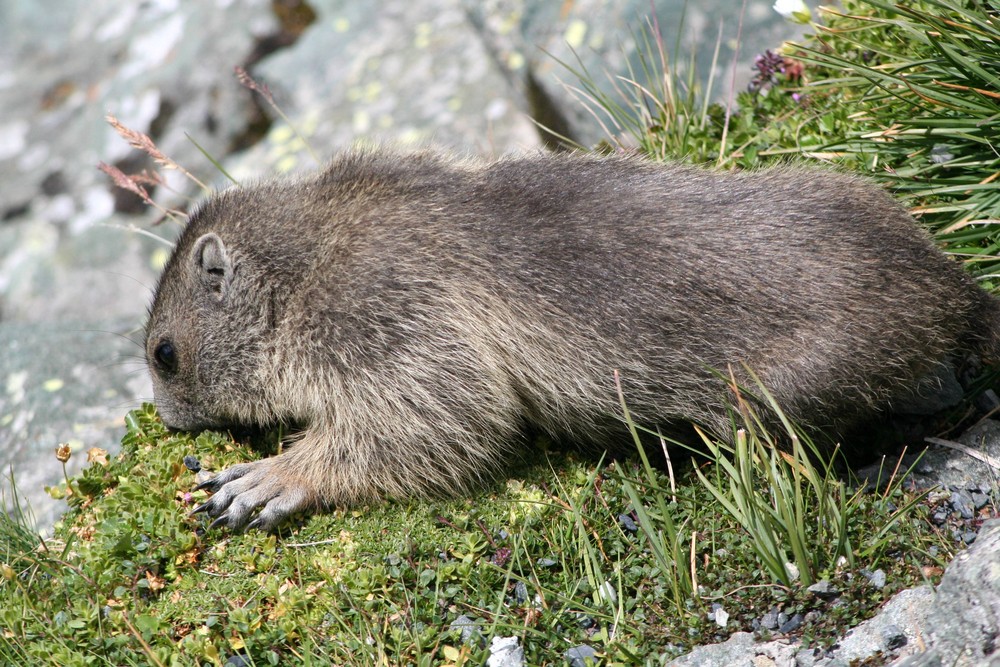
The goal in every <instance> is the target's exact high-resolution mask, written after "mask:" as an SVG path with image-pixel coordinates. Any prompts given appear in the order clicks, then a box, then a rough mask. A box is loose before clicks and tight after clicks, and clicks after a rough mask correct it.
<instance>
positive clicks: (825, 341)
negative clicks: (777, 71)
mask: <svg viewBox="0 0 1000 667" xmlns="http://www.w3.org/2000/svg"><path fill="white" fill-rule="evenodd" d="M997 303H998V302H997V301H996V300H995V299H993V298H992V297H990V296H989V295H988V294H986V293H985V292H984V291H982V290H981V289H979V288H978V287H977V286H976V285H975V284H974V283H973V281H972V280H970V278H969V277H968V276H967V275H966V274H965V273H964V272H963V271H962V270H961V269H960V268H959V267H958V266H957V265H956V264H955V263H953V262H952V261H951V260H949V259H948V258H946V257H945V256H944V255H943V254H942V253H941V252H939V251H938V250H937V249H936V248H935V247H934V245H933V244H932V243H931V241H930V240H929V239H928V237H927V236H926V234H924V233H923V232H922V231H921V230H919V229H918V228H917V226H916V225H915V224H914V223H913V220H912V219H911V218H910V217H909V216H908V215H907V214H906V213H905V212H904V211H903V210H902V209H901V208H900V207H898V206H897V205H896V204H895V203H893V201H892V200H891V199H890V198H889V197H888V196H887V195H886V194H885V193H883V192H882V191H880V190H879V189H877V188H875V187H873V186H871V185H869V184H867V183H865V182H864V181H862V180H860V179H858V178H855V177H852V176H847V175H843V174H838V173H833V172H830V171H825V170H813V169H799V168H782V169H775V170H769V171H763V172H759V173H752V174H751V173H743V174H723V173H713V172H710V171H706V170H702V169H696V168H692V167H688V166H680V165H662V164H654V163H650V162H646V161H643V160H640V159H634V158H596V157H591V156H586V155H546V156H543V155H538V156H532V157H522V158H510V159H504V160H500V161H496V162H480V161H473V160H466V161H459V160H454V159H451V158H447V157H441V156H437V155H434V154H431V153H420V154H410V155H401V154H396V153H392V152H388V151H368V152H351V153H347V154H345V155H343V156H341V157H339V158H338V159H336V160H335V161H334V162H333V163H332V164H331V165H330V167H329V168H328V169H326V170H325V171H323V172H321V173H317V174H314V175H311V176H306V177H302V178H298V179H291V180H276V181H268V182H263V183H260V184H257V185H253V186H247V187H238V188H231V189H229V190H227V191H224V192H222V193H220V194H218V195H217V196H215V197H213V198H212V199H210V200H209V201H208V202H207V203H206V204H205V205H204V206H203V207H202V208H201V209H200V210H199V211H198V212H197V213H195V214H194V215H193V216H192V217H191V220H190V222H189V224H188V227H187V229H186V231H185V232H184V234H183V235H182V236H181V238H180V240H179V241H178V243H177V247H176V250H175V252H174V255H173V257H172V258H171V260H170V262H169V263H168V265H167V267H166V269H165V271H164V273H163V276H162V278H161V280H160V284H159V286H158V288H157V293H156V297H155V300H154V303H153V307H152V310H151V315H150V320H149V325H148V328H147V354H148V357H149V363H150V367H151V369H152V371H153V380H154V389H155V395H156V402H157V404H158V406H159V409H160V413H161V414H162V416H163V419H164V421H165V422H166V423H167V424H168V425H170V426H173V427H176V428H180V429H189V430H193V429H200V428H204V427H212V426H226V425H233V424H244V425H251V424H256V425H271V424H277V423H279V422H280V423H292V424H298V425H301V426H303V430H302V432H301V433H300V434H299V435H298V436H297V437H296V438H295V441H294V443H293V444H292V446H291V447H290V448H289V449H288V451H286V452H284V453H283V454H281V455H279V456H276V457H272V458H270V459H266V460H263V461H259V462H255V463H251V464H245V465H240V466H235V467H233V468H230V469H228V470H226V471H224V472H223V473H221V474H220V475H219V476H217V477H216V478H215V479H214V480H212V481H211V482H209V483H208V484H207V488H210V489H212V490H214V491H216V493H215V495H214V496H213V497H212V498H211V499H210V500H209V502H208V503H206V505H205V506H204V509H205V510H207V511H208V512H209V513H211V514H212V515H213V516H219V517H220V519H219V521H218V523H223V524H228V525H230V526H233V527H239V526H242V525H244V524H246V523H247V522H248V521H250V520H251V518H253V516H254V513H255V512H256V510H257V509H258V508H261V509H260V512H259V514H257V517H256V519H254V520H253V522H252V524H251V525H254V526H258V527H270V526H273V525H275V524H276V523H277V522H279V521H280V520H282V519H283V518H285V517H286V516H288V515H289V514H290V513H292V512H295V511H299V510H310V509H317V508H321V507H324V506H332V505H336V506H340V505H348V504H353V503H360V502H365V501H370V500H374V499H378V498H383V497H403V496H410V495H414V494H434V493H442V492H444V493H454V492H461V491H463V490H466V489H468V488H469V487H470V485H472V484H474V483H475V482H476V481H477V480H479V479H480V478H482V477H483V476H484V475H488V474H491V473H492V472H494V471H496V470H497V469H500V468H502V467H503V465H504V462H505V460H508V457H509V454H510V452H511V450H512V449H513V448H515V447H517V446H518V445H519V444H520V443H521V442H522V441H523V434H524V432H525V428H526V427H531V428H534V429H537V430H540V431H542V432H545V433H547V434H549V435H551V436H552V437H555V438H558V439H561V440H571V441H576V442H580V443H589V444H593V445H596V446H600V447H605V446H609V445H611V444H613V443H614V442H616V441H620V440H621V438H622V436H623V435H625V434H626V433H625V430H624V428H623V426H622V425H621V423H620V421H619V420H618V418H617V415H618V414H619V409H618V399H617V395H616V392H615V387H614V380H613V371H614V370H616V369H617V370H619V371H620V374H621V378H622V384H623V388H624V392H625V396H626V398H627V400H628V402H629V406H630V409H631V410H632V411H633V413H634V414H635V415H636V416H637V418H638V419H639V420H640V421H642V422H644V423H647V424H650V425H654V424H671V423H679V422H688V421H695V422H698V423H701V424H703V425H704V426H706V427H708V428H710V429H713V430H716V431H725V430H726V428H727V426H726V425H727V416H726V410H725V398H726V394H725V390H724V387H723V383H721V382H720V381H719V380H718V379H717V378H716V377H715V376H713V374H712V369H720V370H724V369H726V368H727V367H729V366H735V367H739V366H740V364H742V363H745V364H747V365H748V366H749V367H750V368H752V369H754V370H755V371H756V372H757V373H758V375H759V376H760V378H761V379H762V380H763V382H764V384H765V385H766V386H767V387H768V388H769V389H770V390H771V391H772V392H773V394H774V396H775V397H776V398H777V400H778V401H779V402H780V404H781V405H782V406H783V408H784V409H785V410H786V412H787V413H788V415H789V416H790V417H791V418H793V419H795V420H799V421H800V422H802V423H804V424H805V425H807V426H809V427H812V428H814V429H833V431H834V432H840V431H842V430H843V429H845V428H847V427H849V426H850V425H851V424H852V423H854V422H855V421H856V419H858V418H860V417H864V416H867V415H870V414H872V413H873V412H874V411H878V410H883V409H886V408H890V407H891V405H890V404H891V399H892V396H893V395H898V394H900V393H901V392H904V390H905V389H906V388H908V387H911V386H914V385H915V384H916V382H917V381H918V380H919V379H920V378H921V377H923V376H925V375H927V374H928V373H930V372H933V371H934V370H935V369H937V368H938V366H939V365H940V364H941V363H943V362H944V361H946V360H947V359H948V358H950V357H951V356H953V355H956V354H964V353H984V352H985V353H989V354H990V355H993V353H994V352H995V348H996V333H997V331H998V330H1000V327H998V324H1000V315H998V311H1000V309H998V306H997ZM165 343H166V344H169V345H170V347H171V349H172V351H173V354H174V356H173V359H171V358H169V355H167V354H166V351H169V350H166V348H164V347H163V345H164V344H165ZM158 356H159V357H160V359H159V360H158ZM165 361H166V362H167V363H164V362H165ZM742 379H743V380H746V378H745V377H742Z"/></svg>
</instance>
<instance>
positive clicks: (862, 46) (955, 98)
mask: <svg viewBox="0 0 1000 667" xmlns="http://www.w3.org/2000/svg"><path fill="white" fill-rule="evenodd" d="M842 4H843V11H835V10H832V9H826V10H824V11H825V13H826V16H827V19H826V20H827V23H826V25H820V26H817V33H816V35H815V36H814V38H813V39H811V40H810V41H808V42H807V43H806V44H805V45H804V46H802V47H801V50H800V51H799V57H800V58H801V59H802V60H804V61H806V62H808V63H811V64H812V65H815V66H817V67H820V68H824V69H825V70H826V72H827V75H826V76H824V77H823V78H822V79H821V80H818V81H815V82H814V83H813V84H812V88H813V89H815V90H823V89H827V90H829V89H837V91H838V95H840V96H843V97H845V98H847V99H850V104H851V106H852V107H853V108H854V112H853V113H852V114H851V117H850V118H851V123H850V124H849V125H848V126H846V127H845V132H844V136H843V137H842V138H841V140H840V141H838V142H836V143H834V144H831V145H830V146H829V147H828V150H830V151H832V152H836V153H838V154H840V155H842V156H848V157H850V158H853V159H855V160H857V161H860V162H861V163H863V165H864V167H865V168H867V169H869V170H871V171H872V173H873V174H874V175H875V176H876V177H878V178H880V179H883V180H885V181H886V182H887V183H888V184H889V185H890V186H891V187H892V188H893V189H894V190H895V191H896V192H897V193H898V194H900V195H902V196H904V197H905V198H906V199H908V200H909V202H910V203H911V205H912V206H913V209H912V210H913V212H914V213H915V214H916V215H918V216H919V217H920V218H921V220H922V221H923V222H924V223H925V224H927V226H928V227H929V228H930V229H931V230H932V231H933V232H934V233H935V234H936V236H937V238H938V240H939V241H940V242H941V243H942V244H943V245H944V246H945V248H946V250H948V251H949V252H951V253H953V254H956V255H958V256H960V257H962V258H963V260H964V261H965V262H966V265H967V268H968V269H969V270H970V272H971V273H972V274H973V275H975V276H977V277H979V278H980V279H982V280H992V281H993V284H996V278H997V277H1000V276H998V273H1000V259H998V258H997V257H996V255H997V254H998V252H1000V134H998V133H997V131H996V127H997V123H998V122H1000V17H998V15H997V11H996V9H989V8H988V7H987V3H983V2H978V1H973V2H966V1H959V0H922V1H920V2H912V3H888V2H882V1H880V0H846V1H845V2H844V3H842ZM994 6H995V5H994Z"/></svg>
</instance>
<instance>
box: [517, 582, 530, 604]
mask: <svg viewBox="0 0 1000 667" xmlns="http://www.w3.org/2000/svg"><path fill="white" fill-rule="evenodd" d="M514 599H515V600H517V603H518V604H524V603H525V602H527V601H528V587H527V586H525V585H524V582H523V581H519V582H517V583H516V584H514Z"/></svg>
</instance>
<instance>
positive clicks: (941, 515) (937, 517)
mask: <svg viewBox="0 0 1000 667" xmlns="http://www.w3.org/2000/svg"><path fill="white" fill-rule="evenodd" d="M947 520H948V513H947V512H945V511H944V510H938V511H936V512H934V514H932V515H931V521H933V522H934V523H936V524H938V525H939V526H940V525H941V524H943V523H944V522H945V521H947Z"/></svg>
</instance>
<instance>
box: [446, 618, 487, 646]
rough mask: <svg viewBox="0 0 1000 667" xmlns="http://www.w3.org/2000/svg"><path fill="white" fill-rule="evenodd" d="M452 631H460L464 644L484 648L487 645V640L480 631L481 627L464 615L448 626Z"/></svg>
mask: <svg viewBox="0 0 1000 667" xmlns="http://www.w3.org/2000/svg"><path fill="white" fill-rule="evenodd" d="M448 627H449V628H451V629H452V630H458V631H459V632H460V634H461V637H462V643H463V644H469V645H471V646H477V647H478V646H482V645H483V644H485V643H486V639H485V638H484V637H483V635H482V632H481V631H480V629H479V625H477V624H476V622H475V621H474V620H473V619H471V618H469V617H468V616H466V615H465V614H462V615H461V616H459V617H458V618H456V619H455V620H454V621H452V622H451V625H449V626H448Z"/></svg>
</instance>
